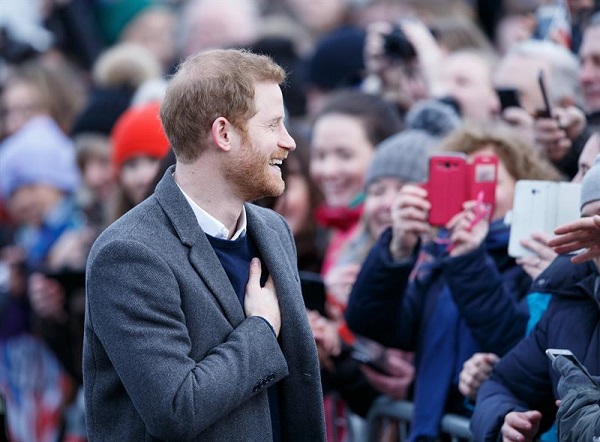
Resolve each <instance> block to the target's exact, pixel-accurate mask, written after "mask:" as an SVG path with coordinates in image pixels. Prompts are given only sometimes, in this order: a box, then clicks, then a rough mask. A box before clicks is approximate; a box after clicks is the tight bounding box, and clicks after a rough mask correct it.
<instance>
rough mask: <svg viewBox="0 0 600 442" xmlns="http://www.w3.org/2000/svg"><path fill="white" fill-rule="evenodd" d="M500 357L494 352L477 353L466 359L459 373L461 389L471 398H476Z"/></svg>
mask: <svg viewBox="0 0 600 442" xmlns="http://www.w3.org/2000/svg"><path fill="white" fill-rule="evenodd" d="M498 360H499V358H498V356H497V355H495V354H493V353H476V354H475V355H474V356H473V357H471V358H470V359H468V360H467V361H465V363H464V364H463V369H462V370H461V372H460V375H459V390H460V392H461V393H462V394H463V395H464V396H467V397H469V398H471V399H475V396H476V395H477V391H478V390H479V387H480V386H481V384H482V383H483V381H485V380H486V379H487V378H488V377H489V376H490V373H491V372H492V370H493V368H494V366H495V365H496V363H497V362H498Z"/></svg>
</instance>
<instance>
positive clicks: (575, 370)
mask: <svg viewBox="0 0 600 442" xmlns="http://www.w3.org/2000/svg"><path fill="white" fill-rule="evenodd" d="M552 367H553V368H554V369H555V370H556V371H557V372H558V373H560V375H561V378H560V380H559V381H558V386H557V391H558V396H559V397H560V398H561V399H562V398H564V397H565V395H566V394H567V393H569V392H570V391H574V390H590V391H594V392H598V396H599V398H600V387H598V385H596V384H594V383H593V382H592V380H591V379H590V378H588V377H587V376H586V374H585V373H584V372H583V371H581V369H580V368H579V367H577V366H576V365H575V364H574V363H573V362H572V361H570V360H569V359H568V358H566V357H565V356H557V357H556V359H554V361H553V362H552ZM594 379H595V380H596V382H598V384H600V377H594Z"/></svg>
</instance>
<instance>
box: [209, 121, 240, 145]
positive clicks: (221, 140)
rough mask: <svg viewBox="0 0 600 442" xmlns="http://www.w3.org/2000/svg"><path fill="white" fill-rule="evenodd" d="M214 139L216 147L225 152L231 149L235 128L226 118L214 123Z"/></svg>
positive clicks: (212, 130) (212, 129)
mask: <svg viewBox="0 0 600 442" xmlns="http://www.w3.org/2000/svg"><path fill="white" fill-rule="evenodd" d="M211 132H212V138H213V142H214V143H215V146H216V147H217V148H218V149H221V150H223V151H229V150H230V149H231V143H232V137H233V136H235V128H234V127H233V125H232V124H231V123H230V122H229V120H228V119H227V118H225V117H219V118H217V119H216V120H215V121H213V124H212V128H211Z"/></svg>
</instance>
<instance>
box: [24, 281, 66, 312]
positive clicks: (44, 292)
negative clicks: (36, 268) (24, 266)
mask: <svg viewBox="0 0 600 442" xmlns="http://www.w3.org/2000/svg"><path fill="white" fill-rule="evenodd" d="M29 301H30V303H31V307H32V308H33V310H34V311H35V312H36V314H37V315H39V316H40V317H42V318H52V319H55V320H60V319H63V318H64V316H65V314H66V313H65V310H64V303H65V293H64V289H63V287H62V286H61V285H60V284H59V283H58V282H57V281H56V280H54V279H50V278H46V277H45V276H44V275H42V274H41V273H34V274H32V275H31V276H30V278H29Z"/></svg>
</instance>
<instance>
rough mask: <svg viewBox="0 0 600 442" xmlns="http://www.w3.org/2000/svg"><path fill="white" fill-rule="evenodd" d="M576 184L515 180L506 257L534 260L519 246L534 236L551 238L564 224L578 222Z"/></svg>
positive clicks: (529, 252)
mask: <svg viewBox="0 0 600 442" xmlns="http://www.w3.org/2000/svg"><path fill="white" fill-rule="evenodd" d="M580 194H581V184H580V183H566V182H565V183H563V182H554V181H540V180H519V181H517V184H516V186H515V194H514V199H513V208H512V212H511V220H510V237H509V240H508V254H509V256H512V257H513V258H520V257H523V256H535V253H534V252H532V251H531V250H529V249H526V248H525V247H523V246H522V245H521V240H522V239H528V238H531V234H532V233H534V232H541V233H548V234H552V233H553V232H554V229H555V228H556V227H558V226H560V225H562V224H564V223H567V222H570V221H574V220H576V219H577V218H579V198H580Z"/></svg>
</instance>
